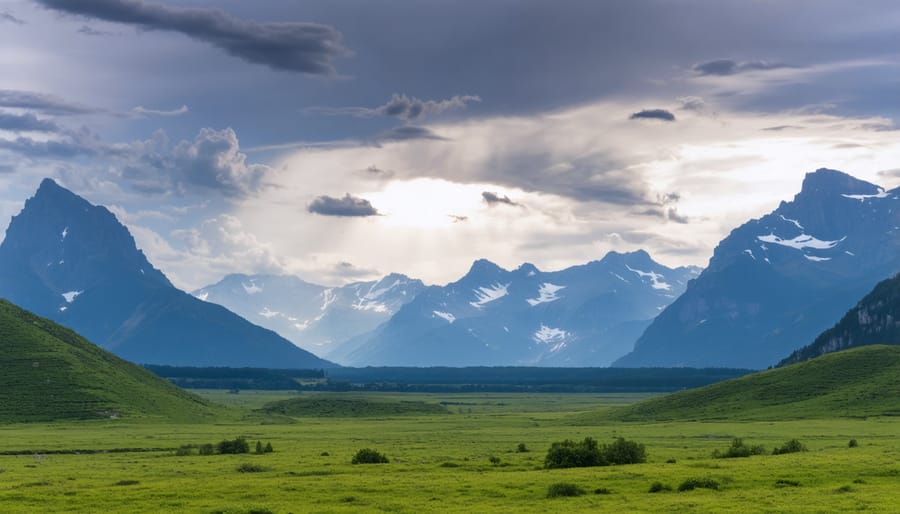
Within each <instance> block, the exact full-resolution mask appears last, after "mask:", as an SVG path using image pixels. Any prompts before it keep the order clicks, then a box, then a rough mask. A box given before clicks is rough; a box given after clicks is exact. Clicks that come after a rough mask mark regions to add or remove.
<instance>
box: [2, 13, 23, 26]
mask: <svg viewBox="0 0 900 514" xmlns="http://www.w3.org/2000/svg"><path fill="white" fill-rule="evenodd" d="M0 21H8V22H9V23H15V24H16V25H25V21H23V20H21V19H19V18H16V17H15V16H13V15H12V14H10V13H9V12H8V11H0Z"/></svg>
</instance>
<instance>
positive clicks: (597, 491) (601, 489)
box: [594, 487, 612, 494]
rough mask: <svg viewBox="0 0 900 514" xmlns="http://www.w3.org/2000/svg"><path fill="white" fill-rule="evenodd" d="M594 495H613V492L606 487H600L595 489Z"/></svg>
mask: <svg viewBox="0 0 900 514" xmlns="http://www.w3.org/2000/svg"><path fill="white" fill-rule="evenodd" d="M594 494H612V491H610V490H609V489H607V488H605V487H598V488H596V489H594Z"/></svg>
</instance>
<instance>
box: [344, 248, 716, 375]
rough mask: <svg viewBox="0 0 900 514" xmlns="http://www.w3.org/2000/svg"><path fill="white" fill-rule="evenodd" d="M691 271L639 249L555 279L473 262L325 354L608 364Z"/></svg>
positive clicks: (458, 362) (432, 361)
mask: <svg viewBox="0 0 900 514" xmlns="http://www.w3.org/2000/svg"><path fill="white" fill-rule="evenodd" d="M697 273H699V270H697V269H696V268H678V269H671V268H667V267H665V266H662V265H660V264H658V263H656V262H654V261H653V260H652V259H651V258H650V256H649V255H647V253H646V252H644V251H638V252H634V253H629V254H620V253H615V252H613V253H610V254H608V255H607V256H606V257H604V258H603V260H600V261H594V262H590V263H588V264H585V265H582V266H574V267H572V268H568V269H565V270H562V271H557V272H542V271H540V270H538V269H537V268H536V267H535V266H533V265H531V264H523V265H522V266H520V267H519V268H518V269H516V270H513V271H508V270H505V269H503V268H500V267H499V266H497V265H496V264H494V263H492V262H490V261H487V260H479V261H476V262H475V263H474V264H473V265H472V268H471V269H470V270H469V272H468V273H467V274H466V275H465V276H464V277H463V278H461V279H460V280H459V281H457V282H454V283H451V284H448V285H447V286H443V287H437V286H434V287H429V288H427V289H426V290H425V291H424V292H422V293H420V294H419V296H417V297H416V299H415V300H413V301H412V302H410V303H408V304H406V305H405V306H403V307H402V308H401V309H400V310H399V311H398V312H397V314H395V315H394V316H393V317H392V318H391V319H390V320H389V321H388V322H386V323H385V324H383V325H382V326H381V327H379V328H378V329H377V330H375V331H374V332H372V333H371V334H367V335H364V336H361V337H358V338H355V339H351V340H350V341H348V342H347V343H345V344H343V345H341V346H340V347H339V348H337V349H336V350H335V351H333V352H332V353H330V354H329V355H330V356H331V358H333V359H334V360H336V361H337V362H341V363H346V364H350V365H358V366H364V365H372V366H379V365H385V366H510V365H546V366H604V365H608V364H609V363H610V362H612V361H613V360H614V359H615V358H617V357H619V356H621V355H623V354H624V353H625V352H627V351H628V350H630V349H631V346H632V344H633V343H634V340H635V339H636V338H637V337H638V335H639V334H640V333H641V331H642V330H643V329H644V328H645V327H646V326H647V324H648V323H649V322H650V320H651V319H653V317H654V316H656V315H657V314H658V313H659V312H660V311H661V310H662V309H663V308H665V306H666V305H668V304H669V303H671V302H672V300H674V299H675V298H676V297H677V296H678V295H679V294H681V292H682V291H684V288H685V286H686V284H687V282H688V280H690V279H691V278H693V277H694V276H696V275H697Z"/></svg>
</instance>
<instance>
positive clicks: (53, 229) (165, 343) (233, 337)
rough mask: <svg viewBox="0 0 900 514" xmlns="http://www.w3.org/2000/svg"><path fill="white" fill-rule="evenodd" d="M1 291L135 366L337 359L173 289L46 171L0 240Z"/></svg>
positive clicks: (111, 224)
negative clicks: (304, 348) (306, 349)
mask: <svg viewBox="0 0 900 514" xmlns="http://www.w3.org/2000/svg"><path fill="white" fill-rule="evenodd" d="M0 297H4V298H7V299H9V300H10V301H12V302H14V303H16V304H18V305H20V306H22V307H24V308H26V309H28V310H30V311H33V312H35V313H37V314H39V315H41V316H45V317H47V318H50V319H51V320H53V321H56V322H58V323H60V324H63V325H65V326H68V327H71V328H73V329H75V330H76V331H77V332H79V333H80V334H81V335H83V336H85V337H87V338H88V339H90V340H91V341H93V342H94V343H96V344H99V345H100V346H102V347H104V348H106V349H108V350H111V351H112V352H113V353H115V354H117V355H119V356H120V357H124V358H125V359H128V360H131V361H133V362H137V363H141V364H170V365H191V366H234V367H243V366H255V367H271V368H308V367H330V366H333V364H332V363H330V362H328V361H324V360H322V359H319V358H318V357H316V356H314V355H312V354H310V353H308V352H306V351H303V350H301V349H300V348H297V347H296V346H294V345H293V344H291V343H290V342H289V341H287V340H285V339H284V338H282V337H280V336H278V335H277V334H275V333H274V332H272V331H270V330H266V329H264V328H261V327H258V326H256V325H253V324H252V323H250V322H248V321H247V320H245V319H243V318H241V317H239V316H238V315H236V314H234V313H232V312H230V311H228V310H227V309H225V308H224V307H221V306H218V305H214V304H211V303H206V302H202V301H200V300H198V299H196V298H194V297H193V296H191V295H189V294H187V293H185V292H183V291H180V290H178V289H176V288H175V287H174V286H172V284H171V283H170V282H169V280H168V279H167V278H166V277H165V276H164V275H163V274H162V272H160V271H159V270H157V269H156V268H154V267H153V265H151V264H150V263H149V262H148V261H147V258H146V257H145V256H144V254H143V252H141V251H140V250H138V249H137V247H136V246H135V243H134V239H133V238H132V237H131V234H130V233H129V232H128V229H126V228H125V227H124V226H123V225H122V224H120V223H119V222H118V220H117V219H116V217H115V216H114V215H113V214H112V213H110V212H109V211H108V210H107V209H105V208H103V207H98V206H94V205H91V204H90V203H88V202H87V201H86V200H84V199H83V198H81V197H79V196H77V195H75V194H73V193H72V192H70V191H68V190H67V189H64V188H62V187H60V186H59V185H57V184H56V183H55V182H53V181H52V180H49V179H47V180H44V181H43V182H42V183H41V186H40V188H39V189H38V191H37V193H36V194H35V195H34V197H32V198H30V199H29V200H28V201H26V202H25V208H24V209H23V210H22V212H21V213H19V214H18V215H17V216H14V217H13V219H12V221H11V223H10V225H9V228H8V229H7V231H6V239H4V240H3V244H2V245H0Z"/></svg>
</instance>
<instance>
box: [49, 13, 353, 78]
mask: <svg viewBox="0 0 900 514" xmlns="http://www.w3.org/2000/svg"><path fill="white" fill-rule="evenodd" d="M35 1H36V2H37V3H39V4H41V5H43V6H45V7H47V8H49V9H54V10H57V11H61V12H64V13H68V14H74V15H78V16H85V17H88V18H94V19H98V20H103V21H109V22H115V23H124V24H128V25H134V26H136V27H138V28H141V29H144V30H159V31H169V32H178V33H180V34H184V35H186V36H188V37H190V38H192V39H195V40H197V41H203V42H205V43H209V44H211V45H213V46H215V47H217V48H219V49H221V50H224V51H225V52H226V53H228V54H230V55H232V56H234V57H238V58H240V59H243V60H245V61H248V62H252V63H256V64H264V65H266V66H269V67H270V68H273V69H276V70H286V71H294V72H300V73H309V74H315V75H333V74H334V73H335V70H334V65H333V64H332V61H333V60H334V59H335V58H337V57H341V56H345V55H347V54H348V53H349V52H348V50H347V49H346V48H344V46H343V44H342V36H341V33H340V32H338V31H337V30H336V29H334V28H333V27H330V26H327V25H320V24H316V23H305V22H294V21H288V22H273V23H259V22H256V21H250V20H244V19H241V18H237V17H235V16H232V15H230V14H227V13H225V12H224V11H221V10H219V9H210V8H198V7H193V8H185V7H176V6H170V5H166V4H161V3H155V2H145V1H143V0H81V1H78V2H73V1H71V0H35Z"/></svg>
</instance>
